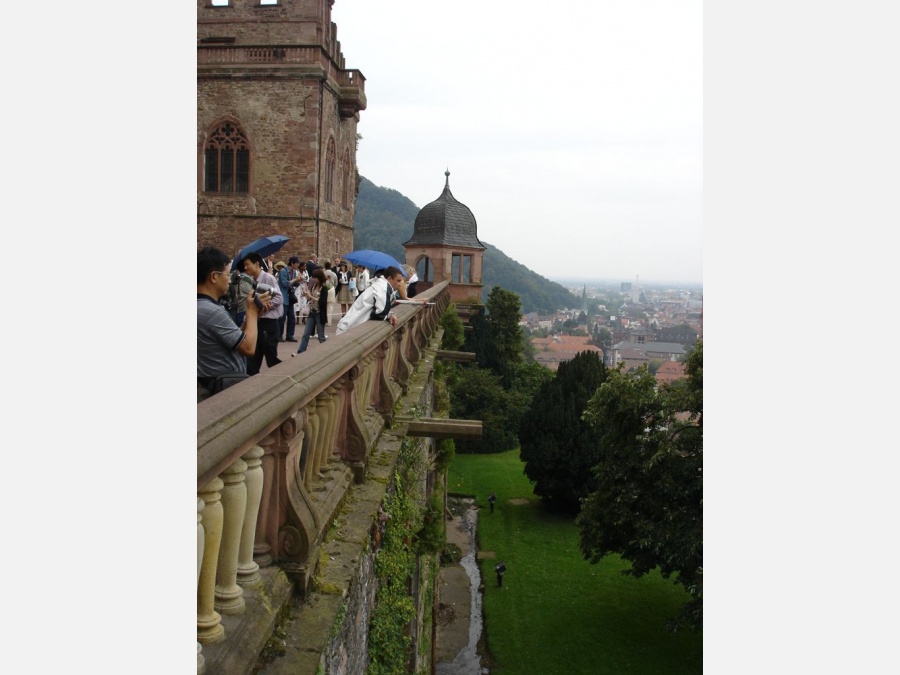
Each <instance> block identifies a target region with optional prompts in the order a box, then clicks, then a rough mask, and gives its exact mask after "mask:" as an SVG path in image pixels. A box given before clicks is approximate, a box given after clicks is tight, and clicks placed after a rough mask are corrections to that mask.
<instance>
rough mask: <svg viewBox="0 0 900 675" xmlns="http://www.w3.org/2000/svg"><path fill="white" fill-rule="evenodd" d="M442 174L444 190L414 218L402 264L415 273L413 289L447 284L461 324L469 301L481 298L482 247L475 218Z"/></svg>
mask: <svg viewBox="0 0 900 675" xmlns="http://www.w3.org/2000/svg"><path fill="white" fill-rule="evenodd" d="M444 175H445V176H446V177H447V179H446V182H445V183H444V191H443V192H442V193H441V196H440V197H438V198H437V199H435V200H434V201H433V202H431V203H430V204H427V205H426V206H425V207H424V208H422V210H421V211H419V213H418V215H416V222H415V225H414V227H413V236H412V237H411V238H410V240H409V241H407V242H406V243H404V244H403V248H404V249H406V264H407V265H409V266H411V267H412V268H413V269H414V270H415V272H416V277H417V279H418V282H417V290H419V291H423V290H425V289H427V288H431V287H432V286H434V285H435V284H439V283H441V282H443V281H449V282H450V300H451V301H452V302H453V303H454V304H455V305H456V307H457V312H458V313H460V314H461V317H462V319H463V322H464V323H465V322H467V321H468V313H467V312H469V310H468V309H466V308H467V307H468V306H469V305H470V304H471V303H472V299H473V298H480V297H481V290H482V288H483V284H482V283H481V272H482V266H483V263H484V252H485V250H486V247H485V246H484V244H482V243H481V242H480V241H478V225H477V224H476V223H475V216H473V215H472V212H471V211H470V210H469V207H468V206H466V205H465V204H461V203H459V202H458V201H456V198H455V197H454V196H453V195H452V194H451V193H450V170H449V169H448V170H447V171H445V172H444ZM476 302H478V301H476Z"/></svg>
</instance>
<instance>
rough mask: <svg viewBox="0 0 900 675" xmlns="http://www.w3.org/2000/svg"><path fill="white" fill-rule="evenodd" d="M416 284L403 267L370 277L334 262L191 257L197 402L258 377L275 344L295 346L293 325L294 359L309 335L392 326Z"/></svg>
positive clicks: (321, 337) (274, 356)
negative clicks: (194, 261) (194, 262)
mask: <svg viewBox="0 0 900 675" xmlns="http://www.w3.org/2000/svg"><path fill="white" fill-rule="evenodd" d="M416 281H417V277H416V274H415V270H414V269H413V268H412V267H410V266H409V265H404V269H403V270H400V269H399V268H397V267H393V266H390V267H386V268H384V269H378V270H372V271H371V272H370V270H368V269H366V268H365V267H364V266H362V265H353V264H351V263H350V262H349V261H346V260H341V259H340V257H339V256H335V257H334V258H333V259H332V260H325V261H324V262H323V263H322V264H320V263H319V259H318V256H316V255H315V254H312V255H310V256H309V259H308V260H307V261H306V262H305V263H301V259H300V257H299V256H297V255H292V256H290V257H289V258H288V259H287V262H284V261H283V260H276V256H275V255H269V256H267V257H265V258H263V257H262V256H260V255H259V254H258V253H251V254H249V255H247V256H245V257H243V258H242V259H241V260H231V259H230V257H229V256H228V255H227V254H226V253H224V252H223V251H220V250H219V249H217V248H215V247H212V246H205V247H203V248H201V249H200V250H198V251H197V401H198V402H200V401H202V400H204V399H206V398H208V397H210V396H212V395H213V394H216V393H218V392H219V391H222V390H223V389H226V388H228V387H229V386H231V385H233V384H235V383H237V382H239V381H241V380H242V379H246V378H247V377H250V376H252V375H255V374H257V373H258V372H259V371H260V368H261V367H262V363H263V361H264V360H265V362H266V366H267V367H269V368H271V367H272V366H274V365H277V364H278V363H281V360H280V359H279V358H278V343H279V342H298V340H297V338H296V330H297V323H298V321H299V323H300V324H301V325H303V326H304V329H303V335H302V336H301V338H300V340H299V344H298V347H297V351H296V352H295V353H292V354H291V356H296V355H298V354H302V353H303V352H305V351H306V349H307V347H308V346H309V341H310V338H311V337H312V336H313V334H315V335H316V337H317V339H318V341H319V342H320V343H322V342H325V341H326V340H327V339H328V338H327V336H326V335H325V327H326V326H331V325H332V324H333V323H335V324H336V329H335V335H341V334H342V333H344V332H346V331H348V330H350V329H351V328H353V327H355V326H358V325H360V324H362V323H365V322H366V321H373V320H374V321H388V322H389V323H390V324H391V325H392V326H393V325H395V324H396V318H395V316H394V313H393V312H392V311H391V309H392V307H394V306H395V304H396V303H397V302H398V301H401V300H408V299H409V298H412V297H413V296H415V294H416Z"/></svg>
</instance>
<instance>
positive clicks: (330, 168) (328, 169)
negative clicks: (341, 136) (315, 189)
mask: <svg viewBox="0 0 900 675" xmlns="http://www.w3.org/2000/svg"><path fill="white" fill-rule="evenodd" d="M325 201H326V202H333V201H334V139H333V138H329V139H328V150H327V151H326V153H325Z"/></svg>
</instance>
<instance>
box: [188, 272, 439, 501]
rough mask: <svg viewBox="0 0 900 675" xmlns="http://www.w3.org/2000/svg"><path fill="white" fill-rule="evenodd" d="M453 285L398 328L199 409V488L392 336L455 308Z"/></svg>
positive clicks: (360, 337)
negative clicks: (420, 319) (416, 320)
mask: <svg viewBox="0 0 900 675" xmlns="http://www.w3.org/2000/svg"><path fill="white" fill-rule="evenodd" d="M448 286H449V282H444V283H441V284H438V285H436V286H435V287H433V288H430V289H428V290H427V291H425V292H423V293H421V294H419V295H417V296H416V299H421V300H428V301H429V302H431V301H435V300H440V298H441V296H442V295H447V298H444V300H445V301H444V302H443V303H441V302H436V303H435V304H434V305H430V306H426V307H421V308H420V307H417V306H415V305H398V306H397V307H396V308H395V309H394V310H393V311H394V313H395V314H396V316H397V325H396V326H395V327H394V328H393V329H391V327H390V325H389V324H388V323H386V322H384V323H378V322H375V321H372V322H367V323H365V324H363V325H362V326H358V327H356V328H354V329H352V330H350V331H347V332H346V333H344V334H342V335H340V336H336V337H331V338H329V339H328V341H327V342H325V343H324V344H317V345H314V346H313V349H312V350H311V351H307V352H305V354H306V356H305V357H302V358H301V357H298V358H296V359H291V360H290V361H283V362H282V363H280V364H278V365H277V366H275V367H274V368H271V369H268V370H265V371H263V372H261V373H260V374H258V375H255V376H254V377H252V378H249V379H248V380H245V381H244V382H241V383H239V384H237V385H235V386H233V387H230V388H229V389H226V390H225V391H223V392H221V393H220V394H217V395H216V396H213V397H211V398H208V399H206V400H205V401H203V402H201V403H199V404H197V487H198V488H201V487H203V485H204V484H205V483H206V482H208V481H209V480H211V479H212V478H214V477H215V476H216V475H218V473H219V472H220V471H221V470H222V469H223V468H225V467H227V466H229V465H230V464H231V463H232V462H233V461H234V460H235V459H237V458H238V457H240V456H241V454H242V453H243V452H244V451H246V450H247V449H248V448H250V447H252V446H253V445H254V444H256V443H257V442H258V441H259V440H260V439H262V438H264V437H265V436H266V435H268V434H269V433H271V431H272V429H274V428H276V427H277V426H278V425H279V424H280V423H281V421H283V419H284V417H285V416H286V415H288V414H289V412H290V411H291V410H294V409H296V408H297V407H298V406H301V407H302V406H303V405H305V404H306V403H308V402H309V401H310V400H312V399H313V398H315V397H316V396H317V395H318V394H320V393H321V392H322V391H324V390H325V389H326V388H327V387H328V386H329V385H331V384H333V383H334V382H335V381H337V380H338V378H340V377H341V376H342V375H344V374H346V373H347V372H348V371H349V370H350V369H351V368H353V367H354V366H355V365H356V364H357V363H358V362H359V361H360V359H361V358H362V357H363V356H365V355H367V354H370V353H372V352H373V351H374V350H375V349H377V348H378V347H379V345H381V344H383V343H384V341H385V339H386V338H387V337H388V336H390V335H391V334H392V333H395V332H397V331H399V330H402V329H403V328H404V327H405V326H406V325H407V324H408V323H409V321H410V320H411V319H412V318H413V317H415V316H416V315H417V314H419V313H421V312H427V313H429V314H436V319H435V321H436V322H439V321H440V317H441V314H443V311H444V309H446V307H447V305H449V295H448V292H447V288H448Z"/></svg>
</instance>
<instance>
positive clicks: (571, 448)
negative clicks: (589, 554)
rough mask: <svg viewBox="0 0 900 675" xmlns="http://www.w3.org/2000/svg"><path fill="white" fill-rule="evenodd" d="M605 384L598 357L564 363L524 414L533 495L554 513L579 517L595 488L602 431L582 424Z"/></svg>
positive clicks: (523, 448) (522, 441) (522, 435)
mask: <svg viewBox="0 0 900 675" xmlns="http://www.w3.org/2000/svg"><path fill="white" fill-rule="evenodd" d="M605 379H606V367H605V366H604V365H603V363H602V361H601V360H600V357H599V356H598V354H597V353H596V352H581V353H579V354H577V355H576V356H575V358H573V359H571V360H569V361H563V362H562V363H560V364H559V369H558V370H557V371H556V376H555V377H553V378H552V379H549V380H547V381H545V382H544V384H543V385H542V386H541V387H540V389H539V390H538V391H537V394H536V395H535V396H534V398H533V399H532V401H531V405H530V406H529V408H528V411H527V412H526V413H525V415H523V417H522V422H521V425H520V427H519V448H520V451H519V454H520V457H521V458H522V461H523V462H525V475H527V476H528V478H529V480H531V481H532V483H534V494H536V495H538V496H539V497H540V498H541V500H542V501H543V502H544V503H545V504H547V505H548V506H550V507H552V508H558V509H562V510H566V511H570V512H572V513H577V512H578V509H579V507H580V501H581V499H582V498H584V497H587V496H588V495H589V494H590V493H591V491H592V490H593V489H594V488H595V487H596V481H595V480H594V477H593V474H592V473H591V468H592V467H593V466H594V465H595V464H596V463H597V461H598V459H599V455H600V433H599V431H598V429H597V428H596V427H595V426H594V425H591V424H589V423H588V422H586V421H585V420H583V419H582V416H583V414H584V411H585V409H586V408H587V403H588V400H590V398H591V396H593V395H594V392H595V391H597V387H599V386H600V385H601V384H602V383H603V381H604V380H605Z"/></svg>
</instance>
